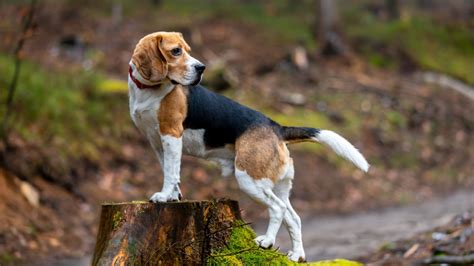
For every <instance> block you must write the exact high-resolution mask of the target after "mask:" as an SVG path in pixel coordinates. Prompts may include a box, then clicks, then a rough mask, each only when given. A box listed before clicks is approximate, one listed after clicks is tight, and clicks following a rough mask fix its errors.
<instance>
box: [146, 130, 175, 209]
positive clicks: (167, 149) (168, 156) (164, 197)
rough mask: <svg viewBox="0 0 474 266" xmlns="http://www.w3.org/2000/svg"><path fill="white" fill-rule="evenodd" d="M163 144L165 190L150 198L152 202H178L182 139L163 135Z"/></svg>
mask: <svg viewBox="0 0 474 266" xmlns="http://www.w3.org/2000/svg"><path fill="white" fill-rule="evenodd" d="M161 143H162V147H163V151H162V152H163V157H162V158H163V159H162V165H161V167H162V168H163V175H164V180H163V189H162V190H161V192H157V193H155V194H153V196H152V197H151V198H150V201H152V202H166V201H177V200H180V198H181V191H180V189H179V183H180V169H181V154H182V149H183V139H182V137H173V136H170V135H162V136H161Z"/></svg>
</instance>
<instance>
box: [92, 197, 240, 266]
mask: <svg viewBox="0 0 474 266" xmlns="http://www.w3.org/2000/svg"><path fill="white" fill-rule="evenodd" d="M240 219H241V216H240V210H239V205H238V202H237V201H233V200H213V201H184V202H169V203H157V204H154V203H147V202H131V203H130V202H129V203H119V204H103V205H102V214H101V218H100V226H99V231H98V234H97V243H96V246H95V251H94V257H93V260H92V265H203V264H205V262H206V260H207V259H208V257H209V255H210V254H211V250H212V249H214V248H219V247H222V246H223V245H224V244H225V243H226V241H227V240H228V238H229V237H230V233H231V230H232V226H233V224H234V223H235V222H236V221H237V220H240Z"/></svg>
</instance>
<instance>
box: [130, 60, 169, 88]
mask: <svg viewBox="0 0 474 266" xmlns="http://www.w3.org/2000/svg"><path fill="white" fill-rule="evenodd" d="M128 74H129V75H130V78H131V79H132V81H133V83H135V85H136V86H137V88H139V89H140V90H143V89H154V90H156V89H160V88H161V87H162V86H163V85H166V84H165V83H170V82H169V81H168V80H166V81H163V82H160V83H151V82H150V81H148V80H146V79H144V78H143V77H142V75H141V74H140V72H139V71H138V69H137V67H136V66H135V64H134V63H133V62H132V61H130V63H129V69H128Z"/></svg>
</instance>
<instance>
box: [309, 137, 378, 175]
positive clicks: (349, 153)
mask: <svg viewBox="0 0 474 266" xmlns="http://www.w3.org/2000/svg"><path fill="white" fill-rule="evenodd" d="M313 139H314V140H316V141H317V142H320V143H324V144H326V145H327V146H329V147H331V149H333V150H334V151H335V152H336V153H337V154H338V155H340V156H342V157H343V158H345V159H347V160H349V161H351V162H352V163H353V164H355V166H357V167H358V168H360V169H361V170H362V171H364V172H367V171H368V170H369V166H370V165H369V163H367V160H365V158H364V156H363V155H362V154H361V153H360V152H359V151H358V150H357V149H356V148H355V147H354V146H352V144H351V143H349V141H347V140H346V139H345V138H343V137H342V136H340V135H338V134H337V133H335V132H332V131H330V130H321V131H320V132H319V134H317V135H316V136H315V137H313Z"/></svg>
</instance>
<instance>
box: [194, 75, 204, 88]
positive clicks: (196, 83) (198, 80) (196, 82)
mask: <svg viewBox="0 0 474 266" xmlns="http://www.w3.org/2000/svg"><path fill="white" fill-rule="evenodd" d="M201 80H202V75H199V77H198V78H197V79H196V80H195V81H194V82H193V83H191V85H192V86H196V85H198V84H199V83H201Z"/></svg>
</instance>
